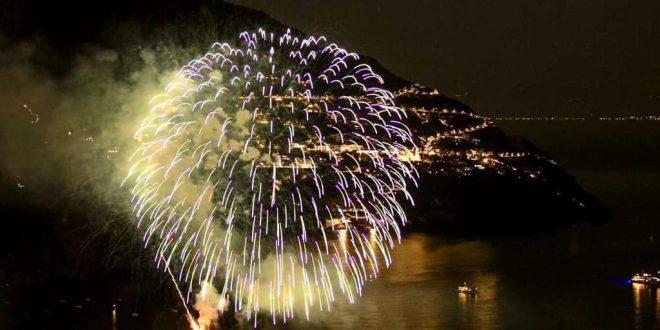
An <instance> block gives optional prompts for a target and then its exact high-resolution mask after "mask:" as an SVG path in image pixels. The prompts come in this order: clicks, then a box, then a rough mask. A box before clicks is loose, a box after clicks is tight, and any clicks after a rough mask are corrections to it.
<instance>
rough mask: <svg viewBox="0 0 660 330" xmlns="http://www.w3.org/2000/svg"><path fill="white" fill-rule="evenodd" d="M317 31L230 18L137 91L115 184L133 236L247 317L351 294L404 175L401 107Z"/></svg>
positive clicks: (393, 219) (392, 234)
mask: <svg viewBox="0 0 660 330" xmlns="http://www.w3.org/2000/svg"><path fill="white" fill-rule="evenodd" d="M382 86H383V80H382V79H381V77H380V76H378V75H377V74H376V73H374V72H373V71H372V69H371V67H370V66H369V65H367V64H365V63H363V62H362V61H361V60H360V58H359V56H358V55H357V54H354V53H350V52H347V51H346V50H344V49H342V48H340V47H338V46H337V45H336V44H334V43H329V42H328V41H327V40H326V38H325V37H302V36H297V35H296V34H295V33H293V32H291V31H289V30H287V31H286V32H285V33H283V34H274V33H270V32H267V31H265V30H261V29H260V30H258V31H256V32H253V33H250V32H243V33H241V34H240V36H239V38H238V41H237V42H236V44H235V45H230V44H228V43H215V44H213V45H212V47H211V50H210V51H209V52H208V53H206V54H205V55H204V56H203V57H201V58H199V59H196V60H193V61H191V62H189V63H188V64H187V65H185V66H184V67H183V68H181V70H180V71H179V73H178V75H177V79H176V80H175V81H174V82H172V83H170V84H169V85H167V86H166V88H165V92H164V93H163V94H161V95H158V96H156V97H154V98H153V100H152V105H153V106H152V108H151V111H150V115H149V116H148V118H147V119H145V120H144V121H143V123H142V125H141V127H140V128H139V129H138V131H137V132H136V135H135V137H136V139H137V140H138V141H139V142H140V146H139V147H138V148H137V150H136V151H135V153H134V154H133V156H132V157H131V169H130V171H129V174H128V176H127V178H126V180H125V183H126V184H128V185H129V186H130V187H131V194H132V198H133V205H134V213H135V215H136V217H137V220H138V226H140V227H141V228H143V230H144V242H145V246H146V245H148V244H154V245H155V246H156V247H157V248H156V254H157V256H156V258H155V261H156V263H157V264H158V266H159V267H162V268H164V269H168V271H169V269H173V270H174V272H173V273H174V275H173V276H174V277H176V281H178V283H179V284H180V285H181V286H182V287H184V288H187V290H183V291H184V292H185V291H187V298H189V297H190V294H191V292H193V291H194V290H196V289H197V288H199V287H202V286H203V285H205V284H206V283H213V284H214V285H216V286H217V287H218V288H219V289H220V288H221V293H220V295H219V296H220V297H228V296H229V297H232V299H227V300H224V299H223V300H222V301H221V302H220V303H219V305H218V306H217V308H218V309H220V310H222V309H223V308H225V307H226V306H224V305H225V304H227V303H228V302H229V301H231V303H232V304H233V308H235V310H240V311H241V312H242V313H245V315H246V316H247V318H248V319H251V318H254V319H255V322H256V314H257V313H259V312H263V313H264V315H270V316H269V318H272V319H273V322H275V321H276V320H277V319H280V318H281V319H283V320H286V319H288V318H291V317H293V315H294V312H297V311H301V312H303V313H305V314H306V316H307V318H309V313H310V312H311V310H313V309H314V310H329V309H330V308H331V305H332V302H333V301H334V300H335V299H337V297H338V296H345V297H346V298H347V299H348V300H349V301H350V302H353V301H354V299H355V298H356V296H359V295H360V294H361V290H362V287H363V285H364V284H365V283H366V282H367V281H370V280H372V279H374V278H376V277H377V275H378V273H379V269H380V268H382V266H385V267H387V266H389V264H390V263H391V254H390V252H391V249H392V248H393V247H394V244H395V242H396V241H399V240H400V239H401V233H400V226H402V225H403V224H405V222H406V216H405V214H404V210H403V207H402V205H401V203H400V201H404V200H407V203H412V200H411V199H410V195H409V193H408V191H407V189H408V187H409V186H410V185H411V184H414V183H415V178H416V177H417V174H416V172H415V169H414V167H413V166H412V164H411V163H410V162H409V161H408V159H409V157H410V155H411V154H412V152H413V148H414V144H413V142H412V141H413V140H412V137H411V133H410V131H409V130H408V128H407V127H406V126H405V125H404V124H403V123H402V120H404V119H405V113H404V111H403V110H401V109H400V108H397V107H396V106H395V104H394V102H393V95H392V94H391V93H390V92H389V91H387V90H385V89H383V88H382Z"/></svg>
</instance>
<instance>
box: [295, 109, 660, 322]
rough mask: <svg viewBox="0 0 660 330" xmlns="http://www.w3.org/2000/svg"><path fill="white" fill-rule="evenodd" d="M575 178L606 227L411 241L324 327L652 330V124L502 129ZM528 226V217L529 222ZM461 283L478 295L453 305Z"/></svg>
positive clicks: (657, 250)
mask: <svg viewBox="0 0 660 330" xmlns="http://www.w3.org/2000/svg"><path fill="white" fill-rule="evenodd" d="M496 124H497V125H498V126H500V127H502V128H504V129H505V130H506V131H507V133H508V134H513V135H521V136H524V137H526V138H528V139H529V140H531V141H532V142H533V143H535V144H536V145H537V146H538V147H539V148H541V150H543V151H545V152H546V153H548V154H549V155H550V156H551V157H552V158H554V159H555V160H556V161H557V162H558V163H559V164H561V165H562V166H564V167H565V168H566V169H567V170H568V171H569V172H570V173H571V174H573V175H574V176H575V177H576V178H577V180H578V182H579V183H580V184H581V185H582V186H583V187H584V188H585V189H586V190H587V191H589V192H591V193H592V194H594V195H596V196H597V197H598V198H599V200H600V201H601V202H602V203H603V204H605V205H606V206H607V207H608V208H610V210H611V212H612V215H613V220H612V221H610V222H607V223H604V224H599V225H591V224H579V225H576V226H573V227H569V228H563V229H560V230H557V231H553V232H547V233H537V234H531V235H525V236H519V237H514V238H506V239H503V238H501V239H489V240H469V241H460V240H446V239H441V238H437V237H432V236H428V235H424V234H414V235H409V236H408V237H406V238H405V240H404V241H403V243H402V245H401V246H399V247H397V248H396V249H395V250H394V260H395V261H394V264H393V265H392V267H391V268H390V269H389V270H386V271H385V272H384V273H383V276H382V277H381V278H380V279H379V280H378V281H374V282H372V283H370V284H368V285H367V286H366V288H365V290H364V296H363V297H362V299H359V300H358V301H357V302H356V303H355V304H353V305H350V304H344V303H341V302H340V303H338V304H337V305H336V309H335V312H334V313H333V314H332V315H331V316H326V317H324V319H323V321H319V322H312V323H297V324H295V325H294V326H293V327H294V328H309V327H314V328H326V329H660V289H652V288H647V287H644V286H641V285H637V284H634V285H633V284H631V283H630V282H629V281H628V279H629V278H630V276H631V275H632V274H633V273H635V272H638V271H640V270H642V269H645V270H649V271H650V270H657V269H660V215H659V214H658V209H659V207H660V122H598V121H592V122H505V123H496ZM529 221H534V219H529ZM463 281H468V282H470V283H472V284H473V285H474V286H476V287H478V290H479V294H478V295H477V296H476V297H465V296H463V295H459V294H458V293H457V291H456V289H457V287H458V286H459V285H460V284H461V283H462V282H463Z"/></svg>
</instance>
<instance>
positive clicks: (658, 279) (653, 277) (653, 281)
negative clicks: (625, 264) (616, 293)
mask: <svg viewBox="0 0 660 330" xmlns="http://www.w3.org/2000/svg"><path fill="white" fill-rule="evenodd" d="M630 281H631V282H633V283H637V284H644V285H649V286H660V271H657V272H656V273H655V274H652V273H647V272H640V273H637V274H635V275H633V277H632V278H631V279H630Z"/></svg>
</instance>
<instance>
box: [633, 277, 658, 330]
mask: <svg viewBox="0 0 660 330" xmlns="http://www.w3.org/2000/svg"><path fill="white" fill-rule="evenodd" d="M632 290H633V301H634V328H635V329H651V328H657V327H658V326H660V288H657V287H649V286H647V285H644V284H639V283H633V284H632Z"/></svg>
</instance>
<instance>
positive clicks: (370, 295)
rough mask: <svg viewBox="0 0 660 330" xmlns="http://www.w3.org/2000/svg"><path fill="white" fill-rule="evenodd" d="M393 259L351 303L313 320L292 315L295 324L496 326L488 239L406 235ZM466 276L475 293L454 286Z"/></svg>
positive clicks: (340, 303)
mask: <svg viewBox="0 0 660 330" xmlns="http://www.w3.org/2000/svg"><path fill="white" fill-rule="evenodd" d="M393 260H394V263H393V264H392V266H391V267H390V268H389V269H386V270H383V272H382V275H381V276H380V278H379V279H378V280H376V281H372V282H371V283H368V284H367V286H366V287H365V289H364V293H363V297H361V299H358V300H357V301H356V303H355V304H350V303H348V302H346V301H337V302H335V304H334V305H333V312H332V313H324V314H317V315H314V318H313V319H312V320H311V322H312V323H311V324H310V323H307V322H299V321H296V324H295V328H306V327H309V326H310V325H311V326H312V327H313V328H325V329H357V328H364V329H384V328H387V329H440V328H445V329H454V328H465V327H467V326H469V325H471V324H480V325H481V326H482V327H484V328H488V329H492V328H497V324H498V315H497V313H496V311H497V310H498V307H497V304H498V300H497V282H498V278H497V273H495V272H490V271H487V268H490V266H491V265H492V263H493V260H492V255H491V247H490V244H488V243H486V242H481V241H473V242H460V243H444V242H443V243H440V242H439V241H438V240H437V239H436V238H434V237H431V236H427V235H421V234H417V235H410V236H408V237H406V239H404V242H403V244H402V245H401V246H397V247H396V248H395V249H394V251H393ZM484 267H486V268H484ZM464 281H467V282H469V283H471V284H472V285H473V286H476V287H478V288H479V294H478V295H477V296H476V297H466V296H465V295H462V294H459V293H458V292H457V287H458V286H459V285H461V284H462V283H463V282H464ZM446 315H452V316H453V317H445V316H446Z"/></svg>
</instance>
